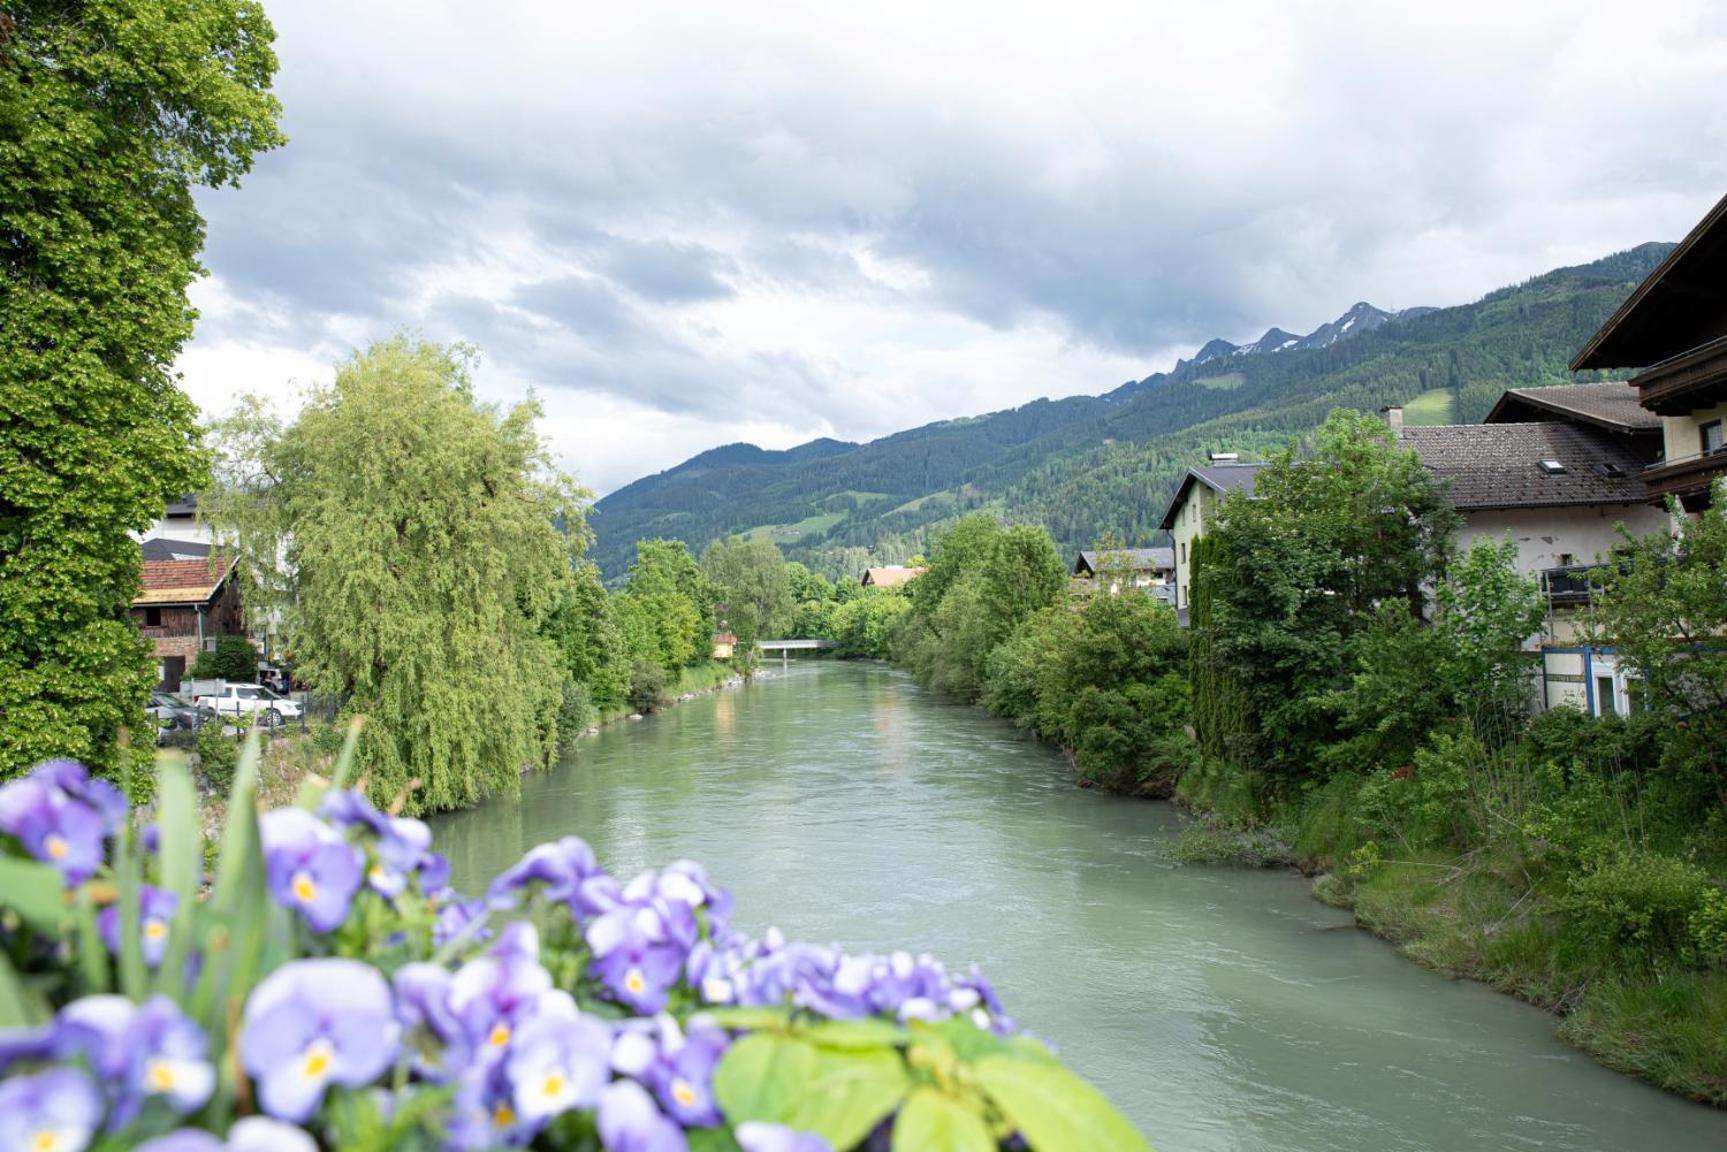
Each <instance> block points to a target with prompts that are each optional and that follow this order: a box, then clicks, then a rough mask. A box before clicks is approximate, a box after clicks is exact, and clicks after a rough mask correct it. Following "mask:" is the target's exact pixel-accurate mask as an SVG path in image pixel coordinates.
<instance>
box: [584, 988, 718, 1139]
mask: <svg viewBox="0 0 1727 1152" xmlns="http://www.w3.org/2000/svg"><path fill="white" fill-rule="evenodd" d="M729 1043H730V1040H729V1039H728V1037H727V1036H726V1033H725V1031H724V1030H723V1029H721V1028H719V1027H716V1026H715V1025H714V1024H713V1023H712V1022H711V1021H709V1020H705V1019H704V1018H702V1017H699V1016H698V1017H696V1018H695V1019H693V1020H691V1021H690V1026H689V1030H688V1032H687V1033H686V1032H685V1031H684V1030H682V1029H680V1028H679V1027H678V1022H677V1021H676V1020H674V1019H672V1018H671V1017H670V1016H664V1015H662V1016H659V1017H658V1018H656V1019H655V1020H653V1021H652V1022H651V1023H650V1022H646V1021H644V1022H641V1023H640V1024H638V1025H637V1026H635V1027H629V1028H626V1029H625V1030H624V1031H622V1032H620V1033H619V1034H618V1038H617V1041H616V1043H615V1044H614V1045H613V1048H612V1067H613V1068H616V1069H617V1070H618V1071H619V1072H622V1073H623V1074H624V1075H626V1076H629V1077H632V1078H634V1079H635V1080H637V1081H639V1082H640V1083H642V1084H643V1085H644V1086H646V1087H647V1088H649V1089H650V1090H652V1092H653V1094H654V1095H655V1096H656V1097H657V1098H658V1099H659V1102H660V1106H661V1107H662V1108H664V1109H665V1110H666V1111H667V1112H668V1113H670V1114H671V1116H672V1118H673V1119H675V1120H676V1121H677V1122H678V1123H679V1124H682V1125H683V1126H684V1127H685V1128H708V1127H713V1126H715V1125H717V1124H719V1123H720V1122H721V1120H722V1119H723V1117H722V1116H721V1115H720V1110H719V1107H718V1106H717V1105H716V1104H715V1103H714V1094H713V1077H714V1067H715V1066H716V1065H717V1064H719V1062H720V1057H721V1056H723V1055H725V1051H726V1048H727V1046H728V1045H729Z"/></svg>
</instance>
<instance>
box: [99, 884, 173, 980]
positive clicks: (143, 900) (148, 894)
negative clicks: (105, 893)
mask: <svg viewBox="0 0 1727 1152" xmlns="http://www.w3.org/2000/svg"><path fill="white" fill-rule="evenodd" d="M179 904H180V898H179V897H177V896H175V895H174V894H173V893H172V892H169V891H167V890H166V889H163V888H156V887H153V886H151V885H149V884H144V885H141V886H140V887H139V889H138V935H139V937H140V939H141V940H142V942H143V951H144V963H145V964H147V965H149V966H150V967H152V968H154V967H156V966H157V965H159V964H161V963H162V954H163V953H164V952H166V951H167V950H168V926H169V923H170V922H171V921H172V920H173V919H174V910H175V908H177V907H178V906H179ZM96 927H97V929H98V930H99V931H100V932H101V933H102V940H103V942H104V943H106V944H107V945H108V951H110V952H112V953H113V954H114V955H116V956H118V955H119V954H120V907H119V905H117V904H110V905H108V907H106V908H104V909H102V911H101V914H100V915H98V916H97V917H96Z"/></svg>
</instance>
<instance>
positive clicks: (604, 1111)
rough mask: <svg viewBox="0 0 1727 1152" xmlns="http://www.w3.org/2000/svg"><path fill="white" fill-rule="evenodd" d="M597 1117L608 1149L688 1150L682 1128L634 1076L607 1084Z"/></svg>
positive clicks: (642, 1151)
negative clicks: (656, 1105) (661, 1108)
mask: <svg viewBox="0 0 1727 1152" xmlns="http://www.w3.org/2000/svg"><path fill="white" fill-rule="evenodd" d="M597 1119H598V1121H599V1128H600V1141H601V1143H603V1144H604V1145H605V1146H606V1149H607V1152H688V1149H689V1143H688V1142H687V1141H686V1140H685V1139H684V1132H683V1129H681V1128H679V1127H678V1126H677V1125H676V1124H675V1123H673V1122H672V1121H671V1120H669V1119H667V1118H666V1117H665V1116H663V1115H661V1113H660V1110H659V1109H658V1108H656V1107H654V1101H653V1098H652V1097H651V1096H649V1095H648V1094H647V1092H646V1091H645V1090H644V1089H643V1088H642V1086H641V1085H640V1084H637V1083H636V1082H635V1081H634V1080H617V1081H614V1082H613V1083H611V1084H608V1085H606V1088H605V1091H603V1092H601V1093H600V1108H599V1116H598V1117H597Z"/></svg>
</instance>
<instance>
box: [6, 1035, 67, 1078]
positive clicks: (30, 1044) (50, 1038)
mask: <svg viewBox="0 0 1727 1152" xmlns="http://www.w3.org/2000/svg"><path fill="white" fill-rule="evenodd" d="M54 1043H55V1029H54V1026H53V1025H52V1024H45V1025H43V1026H42V1027H40V1028H0V1076H4V1075H5V1074H6V1070H7V1069H8V1068H10V1067H12V1065H14V1064H22V1063H34V1062H36V1061H39V1060H46V1059H48V1058H49V1057H50V1056H52V1055H53V1054H54Z"/></svg>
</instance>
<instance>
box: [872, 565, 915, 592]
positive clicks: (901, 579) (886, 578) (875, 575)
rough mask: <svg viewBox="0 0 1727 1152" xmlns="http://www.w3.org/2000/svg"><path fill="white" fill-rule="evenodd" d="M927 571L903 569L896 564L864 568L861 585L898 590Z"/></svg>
mask: <svg viewBox="0 0 1727 1152" xmlns="http://www.w3.org/2000/svg"><path fill="white" fill-rule="evenodd" d="M926 571H928V569H925V568H905V567H902V566H900V565H898V564H888V565H885V566H883V567H881V568H865V569H864V574H863V580H862V581H861V583H862V584H863V586H864V587H865V588H898V587H899V586H900V585H901V584H905V583H908V582H910V581H912V580H915V579H916V578H917V577H919V576H922V575H923V574H924V573H925V572H926Z"/></svg>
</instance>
